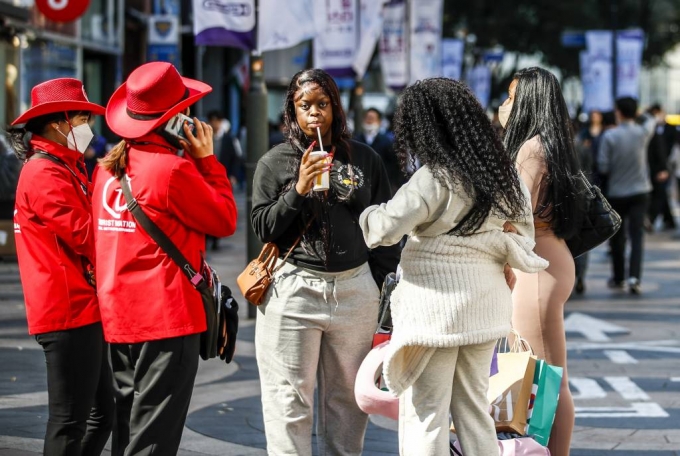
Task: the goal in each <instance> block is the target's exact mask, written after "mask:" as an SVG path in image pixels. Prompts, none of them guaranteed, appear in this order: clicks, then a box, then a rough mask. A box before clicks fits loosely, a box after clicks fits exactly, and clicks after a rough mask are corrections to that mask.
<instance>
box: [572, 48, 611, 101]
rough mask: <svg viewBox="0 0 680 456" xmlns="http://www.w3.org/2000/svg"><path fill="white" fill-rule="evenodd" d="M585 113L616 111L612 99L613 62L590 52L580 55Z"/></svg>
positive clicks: (583, 52)
mask: <svg viewBox="0 0 680 456" xmlns="http://www.w3.org/2000/svg"><path fill="white" fill-rule="evenodd" d="M580 62H581V83H582V84H583V111H585V112H591V111H601V112H607V111H611V110H613V109H614V98H613V97H612V62H611V58H609V59H606V58H602V57H601V54H600V56H597V55H591V54H590V53H589V52H588V51H582V52H581V54H580Z"/></svg>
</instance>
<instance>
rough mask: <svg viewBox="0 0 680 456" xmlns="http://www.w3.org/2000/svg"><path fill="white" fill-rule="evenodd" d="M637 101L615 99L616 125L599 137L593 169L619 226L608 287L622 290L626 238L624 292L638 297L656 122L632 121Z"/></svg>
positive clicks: (650, 188) (612, 248)
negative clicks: (649, 154)
mask: <svg viewBox="0 0 680 456" xmlns="http://www.w3.org/2000/svg"><path fill="white" fill-rule="evenodd" d="M637 108H638V106H637V101H635V100H634V99H633V98H630V97H624V98H619V99H617V100H616V119H617V122H618V126H617V127H615V128H612V129H611V130H608V131H606V132H605V133H604V135H603V136H602V140H601V142H600V150H599V153H598V157H597V158H598V161H597V167H598V170H599V171H600V173H601V174H603V175H605V176H606V179H607V198H608V200H609V203H610V204H611V205H612V208H613V209H614V210H615V211H616V212H618V213H619V215H620V216H621V219H622V220H623V224H622V225H621V229H620V230H619V231H618V232H617V233H616V234H615V235H614V236H613V237H612V238H611V239H610V241H609V245H610V246H611V250H612V277H611V278H610V279H609V282H608V286H609V287H610V288H612V289H624V288H625V287H626V236H628V238H630V244H631V249H630V262H629V267H628V274H627V277H628V289H629V291H630V292H631V293H632V294H640V291H641V288H640V283H641V280H642V255H643V248H644V247H643V242H644V221H645V216H646V214H647V205H648V203H649V193H650V192H651V191H652V183H651V180H650V177H649V165H648V161H647V146H648V145H649V141H650V139H651V138H652V135H653V134H654V130H655V128H656V122H655V120H654V118H653V117H651V116H645V118H644V123H643V124H642V125H639V124H637V123H636V122H635V118H636V117H637Z"/></svg>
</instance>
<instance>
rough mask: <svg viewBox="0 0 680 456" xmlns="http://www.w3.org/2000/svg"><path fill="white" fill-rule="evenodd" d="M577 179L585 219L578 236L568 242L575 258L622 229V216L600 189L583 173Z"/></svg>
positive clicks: (577, 233)
mask: <svg viewBox="0 0 680 456" xmlns="http://www.w3.org/2000/svg"><path fill="white" fill-rule="evenodd" d="M575 178H576V181H577V182H576V184H577V186H578V188H577V191H578V195H579V197H580V198H581V201H582V205H581V210H582V211H583V213H582V214H581V216H582V217H583V219H582V221H581V224H580V227H579V228H578V230H577V232H576V234H575V235H574V236H572V237H571V238H570V239H568V240H567V241H566V242H567V247H569V250H570V251H571V255H572V256H573V257H574V258H576V257H579V256H581V255H583V254H584V253H586V252H588V251H590V250H592V249H594V248H595V247H597V246H598V245H600V244H602V243H603V242H605V241H606V240H607V239H609V238H610V237H612V236H614V235H615V234H616V232H617V231H619V228H621V216H620V215H619V214H617V213H616V211H615V210H614V209H612V207H611V205H610V204H609V201H607V199H606V198H605V197H604V196H603V195H602V192H601V191H600V189H599V188H597V186H596V185H593V184H591V183H590V182H589V181H588V179H587V178H586V176H585V175H584V174H583V172H579V173H578V174H577V175H576V176H575Z"/></svg>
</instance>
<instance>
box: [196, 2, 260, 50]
mask: <svg viewBox="0 0 680 456" xmlns="http://www.w3.org/2000/svg"><path fill="white" fill-rule="evenodd" d="M193 6H194V35H196V38H195V42H196V44H197V45H203V46H231V47H239V48H242V49H248V50H250V49H252V48H253V44H254V38H255V36H254V35H255V32H254V30H253V29H254V28H255V0H239V1H228V0H227V1H217V0H193Z"/></svg>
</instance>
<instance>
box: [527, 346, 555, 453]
mask: <svg viewBox="0 0 680 456" xmlns="http://www.w3.org/2000/svg"><path fill="white" fill-rule="evenodd" d="M563 371H564V369H562V368H561V367H557V366H551V365H550V364H548V363H546V362H545V361H543V360H542V359H539V360H536V369H535V371H534V384H533V388H532V392H531V393H532V394H531V396H532V399H533V401H532V402H533V404H531V403H530V404H529V412H528V413H527V416H528V417H529V418H528V420H527V421H528V423H529V424H528V426H527V435H530V436H532V437H533V438H534V439H535V440H536V441H537V442H538V443H540V444H541V445H543V446H548V441H549V440H550V430H551V429H552V425H553V421H555V411H556V410H557V401H559V399H560V385H561V383H562V373H563Z"/></svg>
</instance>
